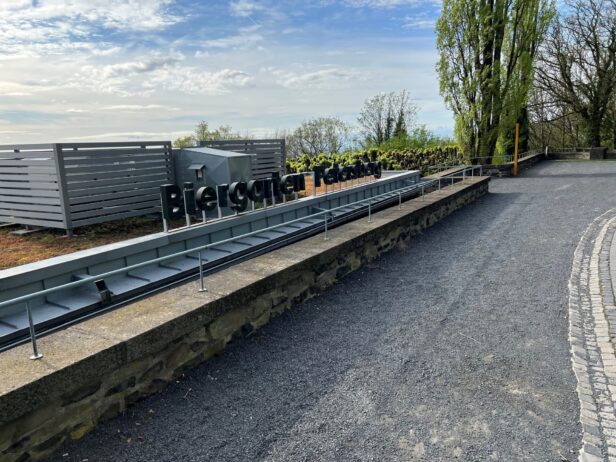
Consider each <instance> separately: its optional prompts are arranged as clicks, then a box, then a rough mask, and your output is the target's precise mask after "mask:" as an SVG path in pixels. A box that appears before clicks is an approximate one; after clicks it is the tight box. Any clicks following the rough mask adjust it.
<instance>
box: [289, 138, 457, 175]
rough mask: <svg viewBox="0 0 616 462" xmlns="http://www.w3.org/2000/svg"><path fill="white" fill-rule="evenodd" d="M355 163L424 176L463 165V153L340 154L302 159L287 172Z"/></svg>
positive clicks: (453, 149) (373, 151)
mask: <svg viewBox="0 0 616 462" xmlns="http://www.w3.org/2000/svg"><path fill="white" fill-rule="evenodd" d="M356 160H361V161H362V162H369V161H380V162H381V164H382V166H383V169H384V170H421V171H422V172H424V173H426V172H427V171H428V168H429V167H431V166H434V165H440V164H450V163H463V162H464V159H463V158H462V153H461V151H460V149H458V147H457V146H455V145H448V146H438V147H430V148H418V149H403V150H387V151H386V150H383V149H378V148H371V149H365V150H363V151H349V152H345V153H340V154H331V155H326V154H319V155H318V156H315V157H310V156H307V155H303V156H300V157H299V158H298V159H296V160H292V161H290V162H288V163H287V170H288V171H289V172H291V173H298V172H308V171H311V170H312V169H313V168H314V167H315V166H317V165H323V166H325V167H331V166H332V165H333V164H338V165H350V164H353V163H354V162H355V161H356Z"/></svg>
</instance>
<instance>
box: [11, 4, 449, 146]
mask: <svg viewBox="0 0 616 462" xmlns="http://www.w3.org/2000/svg"><path fill="white" fill-rule="evenodd" d="M439 9H440V1H438V0H434V1H432V0H431V1H424V0H341V1H333V0H316V1H295V0H288V1H268V0H232V1H200V2H196V1H187V0H130V1H129V0H35V1H32V0H28V1H25V0H1V1H0V143H12V142H16V143H23V142H51V141H62V140H75V141H104V140H112V139H129V138H130V139H132V138H138V139H173V138H176V137H178V136H181V135H183V134H187V133H189V132H190V131H191V130H192V128H193V127H194V125H195V124H196V123H197V122H198V121H200V120H207V121H208V122H210V124H211V125H221V124H225V125H227V124H228V125H231V126H232V127H233V128H234V129H236V130H239V131H241V132H242V133H250V134H251V135H254V136H266V135H268V134H271V133H272V132H274V131H275V130H281V129H292V128H294V127H296V126H297V125H298V124H299V123H301V122H302V121H303V120H306V119H308V118H311V117H317V116H338V117H341V118H342V119H344V120H345V121H347V122H349V123H351V124H354V123H355V122H356V117H357V114H358V112H359V110H360V108H361V106H362V104H363V102H364V100H365V99H366V98H368V97H370V96H372V95H374V94H376V93H379V92H388V91H397V90H401V89H407V90H409V92H410V93H411V96H412V98H413V100H414V101H415V103H416V104H417V105H418V106H419V107H420V112H419V122H420V123H424V124H426V125H427V126H428V127H429V128H431V129H433V130H434V131H436V132H438V133H441V134H450V133H451V131H452V126H453V120H452V116H451V114H450V112H449V111H448V110H447V109H446V108H445V107H444V105H443V102H442V99H441V97H440V96H439V93H438V80H437V78H436V74H435V71H434V67H435V64H436V59H437V54H436V50H435V45H434V42H435V38H434V28H433V26H434V21H435V19H436V18H437V17H438V14H439Z"/></svg>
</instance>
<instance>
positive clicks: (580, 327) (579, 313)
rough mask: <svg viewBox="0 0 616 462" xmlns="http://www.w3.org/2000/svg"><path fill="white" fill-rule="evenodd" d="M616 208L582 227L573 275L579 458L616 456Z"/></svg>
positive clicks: (596, 460)
mask: <svg viewBox="0 0 616 462" xmlns="http://www.w3.org/2000/svg"><path fill="white" fill-rule="evenodd" d="M615 231H616V209H614V210H609V211H608V212H606V213H604V214H603V215H601V216H599V217H598V218H597V219H595V221H593V223H591V225H590V226H589V227H588V228H587V229H586V231H585V232H584V234H583V236H582V239H581V240H580V243H579V244H578V247H577V248H576V250H575V253H574V258H573V268H572V271H571V278H570V279H569V341H570V342H571V361H572V365H573V371H574V373H575V375H576V378H577V381H578V385H577V392H578V396H579V399H580V421H581V424H582V429H583V435H582V448H581V449H580V454H579V461H581V462H603V461H609V462H612V461H614V462H616V406H615V399H616V354H615V352H614V344H613V343H612V341H611V336H610V334H611V330H612V329H611V328H610V322H611V324H612V325H616V306H614V292H613V288H612V283H611V277H610V268H609V259H610V258H609V257H610V247H611V243H612V239H613V237H614V233H615Z"/></svg>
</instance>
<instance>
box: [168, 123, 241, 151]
mask: <svg viewBox="0 0 616 462" xmlns="http://www.w3.org/2000/svg"><path fill="white" fill-rule="evenodd" d="M243 138H246V137H245V136H242V135H240V134H239V133H237V132H234V131H233V129H232V128H231V127H230V126H229V125H221V126H220V127H218V128H216V129H213V130H212V129H210V127H209V125H208V123H207V122H206V121H205V120H202V121H201V122H199V123H198V124H197V125H196V126H195V131H194V134H193V135H187V136H181V137H179V138H176V139H175V140H174V141H173V146H174V147H176V148H188V147H191V146H198V145H199V142H200V141H219V140H240V139H243Z"/></svg>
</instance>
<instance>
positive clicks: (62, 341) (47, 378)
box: [0, 177, 489, 462]
mask: <svg viewBox="0 0 616 462" xmlns="http://www.w3.org/2000/svg"><path fill="white" fill-rule="evenodd" d="M488 182H489V178H488V177H483V178H481V177H471V178H467V179H466V181H465V182H464V184H462V183H456V184H455V185H453V186H448V187H446V188H443V189H442V190H440V191H434V192H432V193H429V194H426V195H425V199H424V200H422V199H421V198H417V199H413V200H411V201H408V202H405V203H404V204H403V206H402V209H398V207H392V208H389V209H386V210H383V211H380V212H378V213H375V214H373V222H372V223H368V222H367V220H366V219H365V218H363V219H360V220H357V221H354V222H351V223H348V224H345V225H343V226H340V227H337V228H335V229H333V230H330V233H329V240H327V241H325V240H324V239H323V235H319V236H314V237H312V238H309V239H306V240H303V241H301V242H298V243H295V244H293V245H290V246H288V247H285V248H282V249H279V250H277V251H276V252H274V253H271V254H266V255H263V256H260V257H257V258H254V259H253V260H250V261H247V262H244V263H241V264H239V265H236V266H234V267H231V268H228V269H226V270H223V271H221V272H219V273H216V274H214V275H212V276H209V277H207V278H206V286H207V287H208V289H209V292H207V293H200V292H198V290H197V288H198V286H197V282H191V283H188V284H184V285H182V286H179V287H177V288H174V289H171V290H168V291H165V292H163V293H160V294H157V295H155V296H152V297H150V298H147V299H144V300H141V301H139V302H136V303H133V304H131V305H128V306H125V307H123V308H121V309H118V310H116V311H113V312H109V313H106V314H103V315H101V316H98V317H96V318H93V319H90V320H88V321H85V322H83V323H80V324H78V325H75V326H72V327H69V328H67V329H65V330H63V331H59V332H56V333H54V334H52V335H49V336H46V337H43V338H41V339H40V341H39V347H40V349H41V351H42V352H43V353H44V355H45V356H44V358H43V359H42V360H39V361H31V360H29V359H28V357H29V355H30V349H29V348H30V347H29V345H23V346H20V347H16V348H14V349H12V350H9V351H6V352H3V353H1V354H0V370H2V371H3V372H4V373H3V374H2V376H1V377H0V462H14V461H18V460H19V461H25V460H37V459H41V458H43V457H45V456H47V455H49V454H51V453H52V452H53V451H55V450H56V449H57V448H58V447H60V446H61V445H62V443H63V442H64V441H66V440H67V439H78V438H81V437H82V436H83V435H85V434H86V433H88V432H89V431H91V430H92V429H93V428H94V427H95V426H96V424H97V423H98V422H100V421H103V420H106V419H109V418H111V417H113V416H115V415H118V414H120V413H122V412H124V411H125V409H126V408H127V407H128V406H130V405H131V404H133V403H134V402H136V401H138V400H139V399H142V398H144V397H146V396H148V395H150V394H153V393H156V392H157V391H159V390H161V389H162V388H164V387H165V386H166V384H167V383H168V382H169V381H171V380H173V379H174V378H175V377H177V376H179V375H181V374H182V373H183V372H185V371H186V370H187V369H189V368H191V367H193V366H195V365H197V364H198V363H201V362H203V361H205V360H207V359H208V358H210V357H212V356H213V355H215V354H217V353H219V352H221V351H222V350H223V349H224V347H225V345H226V344H227V343H228V342H229V341H231V340H232V339H233V338H236V337H238V336H243V335H246V334H249V333H250V332H251V331H253V330H254V329H258V328H260V327H261V326H263V325H264V324H266V323H267V322H268V321H269V320H270V319H271V317H273V316H276V315H277V314H280V313H281V312H283V311H284V310H287V309H289V308H291V307H292V306H293V305H294V304H296V303H300V302H302V301H304V300H306V299H308V298H310V297H312V296H314V295H315V294H317V293H319V292H320V291H321V290H323V289H325V288H327V287H329V286H330V285H332V284H333V283H334V282H336V281H337V280H338V279H340V278H342V277H343V276H345V275H346V274H348V273H350V272H352V271H354V270H356V269H358V268H359V267H360V266H361V265H363V264H365V263H366V262H369V261H371V260H373V259H374V258H376V257H378V256H379V255H380V254H382V253H384V252H387V251H388V250H390V249H392V248H393V247H394V246H396V245H399V244H403V243H404V242H405V241H407V240H408V239H409V238H410V237H411V236H413V235H414V234H417V233H419V232H420V231H421V230H423V229H425V228H427V227H429V226H431V225H432V224H434V223H435V222H437V221H438V220H440V219H442V218H443V217H445V216H447V215H449V214H450V213H451V212H453V211H454V210H456V209H458V208H460V207H462V206H464V205H465V204H467V203H469V202H472V201H473V200H475V199H476V198H477V197H479V196H481V195H484V194H486V193H487V192H488Z"/></svg>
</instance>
